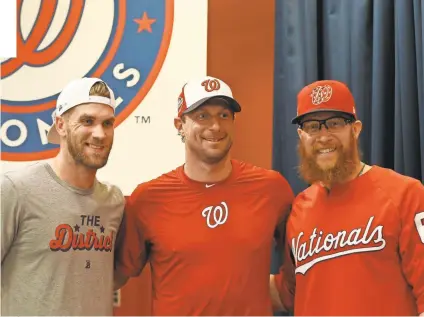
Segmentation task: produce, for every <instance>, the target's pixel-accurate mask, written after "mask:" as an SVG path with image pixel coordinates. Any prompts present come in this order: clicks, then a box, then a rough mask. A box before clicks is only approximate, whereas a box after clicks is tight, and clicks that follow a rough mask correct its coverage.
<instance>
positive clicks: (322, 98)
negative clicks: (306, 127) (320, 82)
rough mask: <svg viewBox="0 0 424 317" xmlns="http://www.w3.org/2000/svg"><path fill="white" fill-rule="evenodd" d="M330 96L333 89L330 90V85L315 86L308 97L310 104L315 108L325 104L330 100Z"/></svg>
mask: <svg viewBox="0 0 424 317" xmlns="http://www.w3.org/2000/svg"><path fill="white" fill-rule="evenodd" d="M332 94H333V88H331V86H330V85H325V86H317V87H315V88H314V89H312V92H311V95H310V96H311V98H312V104H314V105H316V106H317V105H319V104H321V103H323V102H327V101H329V100H330V98H331V96H332Z"/></svg>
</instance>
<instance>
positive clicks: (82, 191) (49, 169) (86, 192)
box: [44, 162, 97, 196]
mask: <svg viewBox="0 0 424 317" xmlns="http://www.w3.org/2000/svg"><path fill="white" fill-rule="evenodd" d="M44 167H45V169H46V171H47V172H48V173H49V174H50V176H51V177H52V178H53V180H54V181H56V182H57V183H58V184H59V185H61V186H63V187H64V188H66V189H68V190H70V191H72V192H74V193H77V194H79V195H84V196H86V195H91V194H92V193H93V192H94V189H95V187H96V185H97V180H96V179H95V180H94V185H93V186H92V187H91V188H88V189H82V188H78V187H75V186H72V185H71V184H69V183H67V182H65V181H64V180H63V179H61V178H60V177H59V176H58V175H57V174H56V172H55V171H54V170H53V168H52V167H51V165H50V164H49V163H48V162H44Z"/></svg>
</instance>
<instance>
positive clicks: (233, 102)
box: [183, 95, 241, 113]
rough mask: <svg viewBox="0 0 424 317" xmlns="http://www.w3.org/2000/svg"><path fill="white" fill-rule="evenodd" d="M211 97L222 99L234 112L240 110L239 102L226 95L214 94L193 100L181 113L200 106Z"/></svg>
mask: <svg viewBox="0 0 424 317" xmlns="http://www.w3.org/2000/svg"><path fill="white" fill-rule="evenodd" d="M213 98H221V99H224V100H225V101H227V102H228V105H229V106H230V108H231V109H232V110H233V111H234V112H240V111H241V106H240V104H239V103H238V102H237V101H236V100H235V99H233V98H231V97H228V96H220V95H216V96H211V97H206V98H203V99H200V100H199V101H197V102H195V103H194V104H192V105H191V106H190V107H188V108H187V109H186V110H184V112H183V113H189V112H191V111H193V110H195V109H197V108H199V107H200V106H202V105H203V104H204V103H205V102H206V101H208V100H210V99H213Z"/></svg>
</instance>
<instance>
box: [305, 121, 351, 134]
mask: <svg viewBox="0 0 424 317" xmlns="http://www.w3.org/2000/svg"><path fill="white" fill-rule="evenodd" d="M352 122H353V120H352V119H347V118H343V117H331V118H328V119H325V120H306V121H303V122H301V123H300V124H299V126H300V128H301V129H302V130H303V131H305V132H306V133H308V134H317V133H319V131H320V130H321V126H322V125H324V126H325V127H326V128H327V131H328V132H330V133H336V132H340V131H341V130H342V129H343V128H344V127H345V126H346V125H348V124H351V123H352Z"/></svg>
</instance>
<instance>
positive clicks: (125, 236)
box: [115, 188, 147, 277]
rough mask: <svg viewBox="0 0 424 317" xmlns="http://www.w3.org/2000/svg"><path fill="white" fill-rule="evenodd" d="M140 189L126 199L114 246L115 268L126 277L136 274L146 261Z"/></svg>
mask: <svg viewBox="0 0 424 317" xmlns="http://www.w3.org/2000/svg"><path fill="white" fill-rule="evenodd" d="M140 197H141V190H140V188H137V189H136V190H135V191H134V192H133V193H132V194H131V196H130V197H129V198H128V199H127V205H126V207H125V212H124V218H123V220H122V223H121V228H120V229H119V232H118V237H117V239H116V247H115V269H116V270H118V271H119V272H121V273H122V274H124V275H125V276H127V277H134V276H138V275H139V274H140V273H141V271H142V270H143V268H144V266H145V264H146V262H147V250H146V239H145V230H144V229H143V226H142V222H141V221H140V219H139V217H140V212H141V208H143V206H141V199H140Z"/></svg>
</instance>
